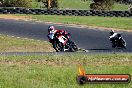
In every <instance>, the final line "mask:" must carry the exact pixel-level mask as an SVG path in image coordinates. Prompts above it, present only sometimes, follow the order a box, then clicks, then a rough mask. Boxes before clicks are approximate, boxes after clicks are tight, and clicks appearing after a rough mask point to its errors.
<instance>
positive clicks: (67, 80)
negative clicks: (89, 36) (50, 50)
mask: <svg viewBox="0 0 132 88" xmlns="http://www.w3.org/2000/svg"><path fill="white" fill-rule="evenodd" d="M131 62H132V54H107V55H104V54H103V55H101V54H100V55H98V54H95V55H94V54H89V55H85V54H65V55H52V54H51V55H43V56H35V55H34V56H0V87H1V88H80V87H82V88H131V87H132V83H129V84H86V85H83V86H80V85H78V84H77V82H76V75H77V74H78V66H79V64H80V63H81V64H82V65H83V67H84V68H85V70H86V73H91V74H130V75H132V68H131V67H132V64H131Z"/></svg>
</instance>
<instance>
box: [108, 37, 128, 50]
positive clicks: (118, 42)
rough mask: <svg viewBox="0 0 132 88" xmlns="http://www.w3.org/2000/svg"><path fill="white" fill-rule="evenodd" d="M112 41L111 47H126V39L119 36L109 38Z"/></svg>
mask: <svg viewBox="0 0 132 88" xmlns="http://www.w3.org/2000/svg"><path fill="white" fill-rule="evenodd" d="M110 41H111V43H112V48H124V49H126V41H125V40H124V39H123V38H122V37H121V38H112V39H110Z"/></svg>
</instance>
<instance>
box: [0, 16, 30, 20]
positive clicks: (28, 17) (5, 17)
mask: <svg viewBox="0 0 132 88" xmlns="http://www.w3.org/2000/svg"><path fill="white" fill-rule="evenodd" d="M0 18H2V19H12V20H30V19H31V17H30V16H14V15H0Z"/></svg>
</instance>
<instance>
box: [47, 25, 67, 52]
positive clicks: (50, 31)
mask: <svg viewBox="0 0 132 88" xmlns="http://www.w3.org/2000/svg"><path fill="white" fill-rule="evenodd" d="M56 34H61V35H63V36H65V35H67V34H68V33H67V32H66V31H65V30H55V27H54V26H49V27H48V35H47V37H48V39H49V42H50V43H52V45H53V48H54V49H55V50H56V52H58V50H57V49H56V43H55V40H54V36H55V35H56Z"/></svg>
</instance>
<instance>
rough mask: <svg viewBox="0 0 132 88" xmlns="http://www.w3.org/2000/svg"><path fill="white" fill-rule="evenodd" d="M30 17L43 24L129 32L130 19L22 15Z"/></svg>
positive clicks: (131, 22) (131, 23)
mask: <svg viewBox="0 0 132 88" xmlns="http://www.w3.org/2000/svg"><path fill="white" fill-rule="evenodd" d="M17 16H21V15H17ZM24 16H29V17H32V18H33V19H37V20H41V21H44V22H55V23H64V24H77V25H78V24H79V25H87V26H99V27H107V28H116V29H124V30H131V29H132V19H131V18H126V17H124V18H121V17H97V16H83V17H81V16H56V15H54V16H53V15H24Z"/></svg>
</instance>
